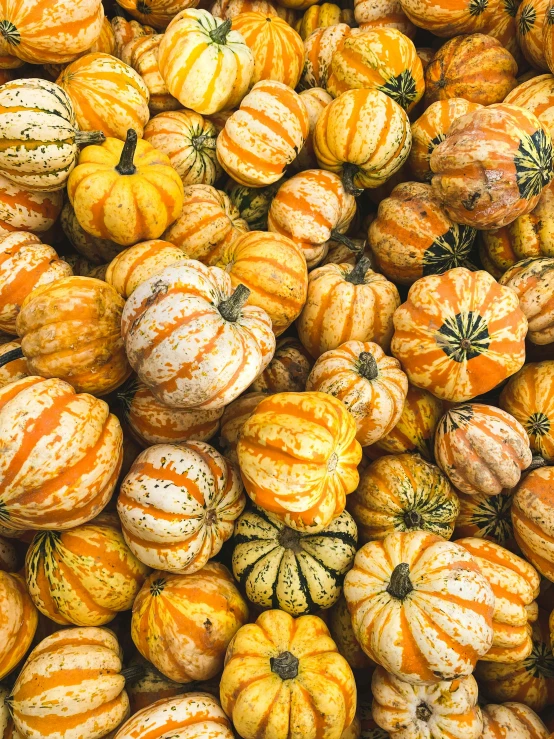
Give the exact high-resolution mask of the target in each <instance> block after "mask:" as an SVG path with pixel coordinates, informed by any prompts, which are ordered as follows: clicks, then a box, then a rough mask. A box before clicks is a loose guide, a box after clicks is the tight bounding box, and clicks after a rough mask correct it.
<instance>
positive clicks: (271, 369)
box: [0, 336, 313, 394]
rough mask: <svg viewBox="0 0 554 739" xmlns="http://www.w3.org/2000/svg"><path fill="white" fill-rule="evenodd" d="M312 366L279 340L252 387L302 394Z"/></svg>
mask: <svg viewBox="0 0 554 739" xmlns="http://www.w3.org/2000/svg"><path fill="white" fill-rule="evenodd" d="M1 352H2V348H1V347H0V353H1ZM312 365H313V360H312V358H311V357H310V355H309V354H308V352H307V351H306V350H305V349H304V347H303V346H302V344H301V343H300V342H299V341H298V339H295V338H293V337H291V336H287V337H286V338H283V339H279V341H278V342H277V344H276V346H275V354H274V355H273V359H272V360H271V362H270V363H269V364H268V365H267V367H266V368H265V370H264V371H263V372H262V374H261V375H258V377H257V378H256V379H255V380H254V382H253V383H252V385H251V386H250V387H251V389H252V390H255V391H258V392H261V393H269V394H270V393H286V392H301V391H302V390H305V389H306V382H307V380H308V375H309V374H310V370H311V369H312ZM8 366H9V365H6V367H8ZM1 378H2V370H1V369H0V381H1Z"/></svg>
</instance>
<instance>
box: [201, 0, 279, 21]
mask: <svg viewBox="0 0 554 739" xmlns="http://www.w3.org/2000/svg"><path fill="white" fill-rule="evenodd" d="M281 10H284V8H282V9H281ZM252 12H255V13H263V14H264V15H274V16H275V15H278V13H277V10H276V8H274V7H273V5H271V3H269V2H267V0H216V1H215V3H214V4H213V5H212V7H211V8H210V13H211V14H212V15H213V16H214V17H215V18H222V19H223V20H227V19H229V18H230V19H231V20H232V19H233V18H235V17H236V16H237V15H239V14H241V13H252Z"/></svg>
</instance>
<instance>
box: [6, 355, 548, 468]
mask: <svg viewBox="0 0 554 739" xmlns="http://www.w3.org/2000/svg"><path fill="white" fill-rule="evenodd" d="M1 366H2V365H1V364H0V367H1ZM539 467H546V460H545V459H544V457H543V456H541V455H540V454H533V459H532V460H531V464H530V465H529V467H527V468H526V469H525V472H531V471H532V470H538V469H539Z"/></svg>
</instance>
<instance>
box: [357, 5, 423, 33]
mask: <svg viewBox="0 0 554 739" xmlns="http://www.w3.org/2000/svg"><path fill="white" fill-rule="evenodd" d="M354 18H355V19H356V23H358V24H359V25H360V28H362V30H364V31H365V30H366V29H368V28H375V27H377V28H379V27H381V26H384V27H385V28H396V29H398V30H399V31H401V32H402V33H403V34H404V35H405V36H407V37H408V38H413V37H414V36H415V34H416V31H417V29H416V27H415V26H414V24H413V23H412V22H411V21H409V20H408V17H407V16H406V14H405V13H404V11H403V10H402V5H401V3H400V1H399V0H386V2H383V3H379V4H376V3H372V2H371V0H354Z"/></svg>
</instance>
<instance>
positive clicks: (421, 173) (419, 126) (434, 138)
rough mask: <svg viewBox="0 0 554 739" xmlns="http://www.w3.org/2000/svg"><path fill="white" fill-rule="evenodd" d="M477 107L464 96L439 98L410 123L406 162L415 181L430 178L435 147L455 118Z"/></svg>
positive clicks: (442, 139) (443, 138) (424, 180)
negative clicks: (409, 144)
mask: <svg viewBox="0 0 554 739" xmlns="http://www.w3.org/2000/svg"><path fill="white" fill-rule="evenodd" d="M480 107H481V106H480V105H478V104H477V103H470V102H469V101H467V100H464V99H463V98H450V99H449V100H438V101H437V102H436V103H431V105H430V106H429V107H428V108H427V109H426V110H425V112H424V113H423V114H422V115H421V116H420V117H419V118H418V119H417V121H415V122H414V123H412V148H411V151H410V156H409V157H408V164H409V166H410V170H411V172H412V174H413V175H414V177H415V178H416V179H417V180H421V181H422V182H430V181H431V179H432V177H433V173H432V172H431V165H430V160H431V154H432V153H433V151H434V150H435V147H437V146H438V145H439V144H440V143H441V141H444V140H445V138H446V133H447V131H448V129H449V128H450V126H451V125H452V123H453V122H454V121H455V120H456V119H457V118H460V116H462V115H465V114H466V113H471V112H473V111H474V110H477V109H478V108H480Z"/></svg>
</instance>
